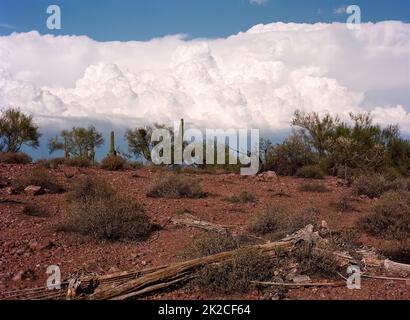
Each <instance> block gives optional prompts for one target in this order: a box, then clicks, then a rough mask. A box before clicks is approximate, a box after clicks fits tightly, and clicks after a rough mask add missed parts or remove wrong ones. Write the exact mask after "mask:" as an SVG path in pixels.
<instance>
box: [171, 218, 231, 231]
mask: <svg viewBox="0 0 410 320" xmlns="http://www.w3.org/2000/svg"><path fill="white" fill-rule="evenodd" d="M171 222H172V223H173V224H175V225H184V226H188V227H193V228H199V229H203V230H207V231H213V232H218V233H222V234H229V233H230V232H229V227H228V226H222V225H218V224H214V223H210V222H207V221H204V220H200V219H198V218H196V217H194V216H193V215H190V214H184V215H182V216H181V217H178V218H174V217H173V218H171Z"/></svg>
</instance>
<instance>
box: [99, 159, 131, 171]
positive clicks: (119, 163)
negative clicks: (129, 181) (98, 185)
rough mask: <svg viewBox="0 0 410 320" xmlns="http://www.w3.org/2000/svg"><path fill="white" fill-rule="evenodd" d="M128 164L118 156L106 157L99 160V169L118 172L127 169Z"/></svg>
mask: <svg viewBox="0 0 410 320" xmlns="http://www.w3.org/2000/svg"><path fill="white" fill-rule="evenodd" d="M128 167H129V166H128V162H127V160H126V159H124V158H123V157H120V156H107V157H105V158H104V159H102V160H101V164H100V168H101V169H104V170H110V171H118V170H124V169H127V168H128Z"/></svg>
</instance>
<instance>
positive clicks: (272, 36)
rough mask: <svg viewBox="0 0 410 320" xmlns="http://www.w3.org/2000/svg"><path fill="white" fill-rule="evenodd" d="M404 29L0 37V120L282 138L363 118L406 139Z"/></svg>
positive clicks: (310, 27) (274, 28)
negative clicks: (325, 121) (308, 125)
mask: <svg viewBox="0 0 410 320" xmlns="http://www.w3.org/2000/svg"><path fill="white" fill-rule="evenodd" d="M409 74H410V24H404V23H401V22H380V23H376V24H372V23H368V24H363V25H362V28H361V30H357V31H351V30H348V29H347V28H346V25H344V24H340V23H333V24H321V23H318V24H294V23H290V24H284V23H273V24H268V25H257V26H254V27H253V28H251V29H250V30H248V31H247V32H243V33H239V34H237V35H233V36H230V37H228V38H224V39H216V40H198V39H197V40H186V39H185V38H184V36H182V35H175V36H168V37H164V38H160V39H153V40H151V41H147V42H137V41H130V42H97V41H94V40H92V39H90V38H88V37H85V36H52V35H39V34H38V33H37V32H35V31H33V32H29V33H13V34H11V35H9V36H3V37H0V108H5V107H7V106H11V105H12V106H18V107H20V108H21V109H22V110H23V111H26V112H30V113H33V114H34V115H35V116H36V117H37V119H38V120H39V121H40V123H41V124H46V125H48V126H53V125H54V126H58V127H69V126H70V125H72V124H74V123H76V121H78V119H89V120H90V121H104V122H109V123H112V124H114V125H123V126H128V127H130V126H133V125H135V124H141V123H151V122H160V123H168V124H170V123H172V122H173V121H174V120H176V119H179V118H181V117H183V118H185V119H186V121H187V122H190V123H194V124H195V125H197V126H207V127H209V128H217V127H234V128H235V127H248V128H250V127H253V128H260V129H263V130H269V131H278V130H283V129H287V128H289V122H290V119H291V116H292V114H293V112H294V110H295V109H302V110H305V111H317V112H321V113H324V112H331V113H338V114H341V115H344V116H347V115H348V113H349V112H352V111H353V112H359V111H365V110H367V111H371V112H372V113H373V114H374V116H375V119H376V121H378V122H380V123H381V124H386V123H398V124H400V125H401V128H402V130H403V131H404V132H407V133H410V114H409V110H410V109H409V107H410V97H409V88H410V76H409Z"/></svg>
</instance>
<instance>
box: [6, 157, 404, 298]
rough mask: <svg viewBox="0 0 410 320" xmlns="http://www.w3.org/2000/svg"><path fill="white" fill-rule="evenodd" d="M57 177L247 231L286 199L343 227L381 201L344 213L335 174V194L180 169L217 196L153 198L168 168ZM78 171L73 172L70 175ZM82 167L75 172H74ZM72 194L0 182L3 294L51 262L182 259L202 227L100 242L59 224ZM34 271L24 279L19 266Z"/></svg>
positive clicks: (76, 266)
mask: <svg viewBox="0 0 410 320" xmlns="http://www.w3.org/2000/svg"><path fill="white" fill-rule="evenodd" d="M32 168H33V166H32V165H25V166H22V165H6V164H0V180H1V181H3V182H4V181H6V182H7V181H10V180H11V179H13V177H14V176H15V175H16V174H18V173H20V172H22V171H24V170H31V169H32ZM50 173H52V174H53V175H54V176H55V178H56V179H57V180H58V181H59V182H60V183H62V184H64V185H65V186H67V187H69V185H70V183H72V181H74V180H76V179H78V178H79V177H81V176H83V175H86V174H87V175H95V176H100V177H104V178H105V179H106V180H107V181H109V182H110V183H111V184H112V186H114V187H115V188H116V189H117V191H118V193H119V194H121V195H124V196H127V197H129V198H133V199H135V200H136V201H138V202H140V203H141V204H143V206H144V207H145V210H146V212H147V214H148V215H149V216H150V217H151V219H152V221H153V222H155V223H157V224H160V225H164V224H166V222H167V221H168V220H169V218H170V217H171V216H173V215H175V214H176V213H178V212H181V211H183V210H187V211H188V212H190V213H191V214H192V215H195V216H197V217H199V218H201V219H204V220H206V221H210V222H213V223H217V224H223V225H229V226H231V228H232V229H233V230H236V231H240V230H243V229H244V227H245V226H246V223H247V221H248V219H249V218H250V217H251V216H252V215H254V214H256V213H257V212H258V211H260V210H262V209H264V208H266V207H269V206H272V205H280V206H283V207H288V208H291V209H293V210H294V211H295V214H298V213H300V212H303V211H304V210H307V209H309V208H312V207H314V208H317V209H318V212H319V213H318V219H319V221H321V220H325V221H327V223H328V225H329V228H330V229H332V230H341V229H343V228H346V227H349V226H352V225H354V224H355V222H356V221H357V219H358V218H360V217H361V216H363V215H364V214H366V213H367V212H368V211H369V210H370V208H371V206H372V203H373V201H375V200H370V199H367V198H364V199H360V198H358V199H357V208H358V209H359V212H347V213H340V212H337V210H336V209H335V208H334V206H332V203H334V202H336V201H338V200H339V199H340V198H341V197H342V196H343V195H349V194H350V192H351V190H350V189H349V188H348V187H344V186H339V185H338V184H337V179H335V178H327V179H326V180H325V181H324V182H323V183H324V184H325V185H326V186H327V187H328V188H329V189H330V190H331V191H330V192H327V193H310V192H300V191H298V190H297V189H298V186H299V185H300V184H301V183H303V182H304V180H303V179H297V178H288V177H281V178H279V179H278V180H266V181H263V180H261V179H259V178H258V177H241V176H240V175H234V174H219V175H216V174H203V173H197V174H193V173H190V174H189V173H180V174H183V175H186V176H190V177H194V178H195V179H197V180H198V181H199V182H200V184H201V186H202V188H203V189H204V191H206V192H208V193H209V196H208V197H206V198H203V199H194V200H186V199H181V200H180V199H177V200H169V199H153V198H148V197H147V196H146V192H147V190H148V189H149V186H150V183H151V182H152V180H153V178H154V177H155V176H156V175H158V174H161V171H158V172H150V171H149V170H146V169H140V170H134V171H122V172H109V171H103V170H100V169H79V168H69V167H60V168H58V169H55V170H50ZM68 173H70V174H68ZM71 174H74V177H72V178H71V179H69V178H67V176H71ZM244 190H246V191H249V192H251V193H253V194H254V195H256V197H257V199H258V201H257V202H256V203H254V204H235V203H230V202H227V201H225V200H224V198H226V197H228V196H232V195H234V194H238V193H239V192H241V191H244ZM279 191H281V192H286V193H287V194H289V195H290V197H278V196H275V192H279ZM65 197H66V195H64V194H59V195H50V194H45V195H39V196H35V197H29V196H26V195H24V194H21V195H9V194H8V192H7V188H6V187H3V188H1V189H0V293H1V292H6V291H11V290H15V289H23V288H33V287H42V286H44V285H45V283H46V278H47V274H46V269H47V267H48V266H49V265H58V266H60V268H61V274H62V278H63V279H64V278H68V277H70V275H72V274H73V273H75V272H77V271H85V272H93V273H97V274H106V273H110V272H113V271H119V270H121V271H123V270H135V269H137V270H138V269H143V268H147V267H152V266H159V265H163V264H168V263H172V262H177V261H182V260H183V258H182V257H181V252H182V251H183V250H184V247H185V246H186V245H187V244H188V243H190V241H192V239H193V238H194V237H196V236H199V235H201V231H199V230H196V229H195V230H194V229H192V228H187V227H176V226H174V225H170V224H167V225H166V227H165V228H164V229H163V230H160V231H156V232H154V233H153V234H152V235H151V236H150V238H148V239H147V240H145V241H143V242H108V241H98V240H93V239H90V238H87V237H83V236H79V235H77V234H70V233H64V232H57V231H56V229H55V225H56V224H57V223H58V222H59V221H61V220H62V218H63V216H64V210H65V208H66V205H65V203H66V200H65ZM24 204H36V205H38V206H39V207H41V208H43V209H45V210H47V212H48V213H49V215H48V216H46V217H31V216H26V215H24V214H22V209H23V206H24ZM361 240H362V241H363V242H364V243H367V244H371V245H373V246H376V247H377V246H378V245H380V244H381V243H382V242H381V240H378V239H370V238H369V237H366V236H365V235H363V236H362V239H361ZM22 272H24V273H25V275H28V276H27V278H28V279H24V277H23V279H20V278H21V277H19V273H20V274H21V273H22ZM408 294H409V292H408V288H406V284H405V282H403V281H391V280H373V279H363V280H362V289H361V290H349V289H347V288H346V287H339V288H301V289H290V290H289V291H288V292H287V294H286V298H289V299H408V297H409V296H408ZM148 298H150V299H226V298H234V299H262V298H267V293H266V292H252V293H251V294H248V295H235V296H221V295H217V294H213V295H211V294H204V293H203V292H200V291H199V290H196V289H190V290H189V289H186V288H181V289H177V290H174V291H172V292H163V293H159V294H156V295H153V296H149V297H148Z"/></svg>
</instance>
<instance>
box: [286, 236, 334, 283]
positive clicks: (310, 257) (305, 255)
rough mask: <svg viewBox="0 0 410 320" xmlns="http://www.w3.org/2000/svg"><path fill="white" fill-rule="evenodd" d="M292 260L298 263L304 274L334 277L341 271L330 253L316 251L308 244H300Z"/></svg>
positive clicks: (292, 255)
mask: <svg viewBox="0 0 410 320" xmlns="http://www.w3.org/2000/svg"><path fill="white" fill-rule="evenodd" d="M291 258H292V259H294V260H295V261H296V262H297V263H298V266H299V267H298V269H299V272H300V273H302V274H308V275H321V276H327V277H334V276H336V275H337V272H338V271H339V264H338V261H337V259H336V258H335V256H334V255H333V254H332V253H331V252H330V251H327V250H317V249H314V247H313V245H312V244H311V243H308V242H303V243H301V244H299V246H298V247H297V248H296V249H295V250H293V251H292V253H291Z"/></svg>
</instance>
